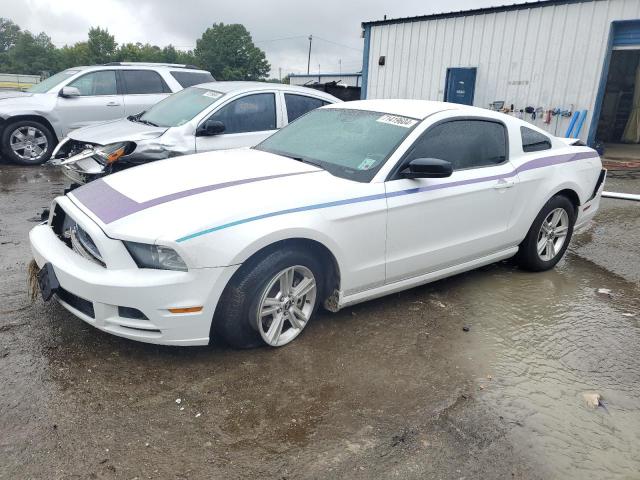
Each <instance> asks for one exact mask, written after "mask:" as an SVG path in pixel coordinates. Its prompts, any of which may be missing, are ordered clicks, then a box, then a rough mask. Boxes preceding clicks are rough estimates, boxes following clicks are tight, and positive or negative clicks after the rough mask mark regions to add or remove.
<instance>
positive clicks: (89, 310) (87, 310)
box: [56, 287, 95, 318]
mask: <svg viewBox="0 0 640 480" xmlns="http://www.w3.org/2000/svg"><path fill="white" fill-rule="evenodd" d="M56 295H57V296H58V298H59V299H60V300H62V301H63V302H64V303H66V304H68V305H70V306H72V307H73V308H75V309H76V310H78V311H79V312H82V313H84V314H85V315H87V316H88V317H91V318H95V313H94V311H93V303H92V302H90V301H89V300H85V299H84V298H80V297H79V296H77V295H75V294H73V293H71V292H69V291H68V290H65V289H64V288H62V287H60V288H58V290H56Z"/></svg>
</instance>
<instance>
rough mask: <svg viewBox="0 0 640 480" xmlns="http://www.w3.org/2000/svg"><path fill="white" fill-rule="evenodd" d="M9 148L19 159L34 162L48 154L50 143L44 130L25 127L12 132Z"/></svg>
mask: <svg viewBox="0 0 640 480" xmlns="http://www.w3.org/2000/svg"><path fill="white" fill-rule="evenodd" d="M9 146H10V147H11V150H12V151H13V153H14V155H16V156H17V157H18V158H21V159H22V160H27V161H31V162H33V161H37V160H39V159H41V158H42V157H43V156H44V155H45V154H46V153H47V148H48V147H49V141H48V140H47V137H46V135H45V134H44V132H43V131H42V130H40V129H39V128H36V127H33V126H28V125H25V126H22V127H18V128H16V129H15V130H14V131H13V132H11V136H10V137H9Z"/></svg>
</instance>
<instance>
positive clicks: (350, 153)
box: [30, 100, 605, 347]
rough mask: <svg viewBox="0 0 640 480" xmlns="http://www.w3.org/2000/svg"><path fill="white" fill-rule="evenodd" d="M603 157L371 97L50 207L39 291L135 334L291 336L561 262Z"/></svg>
mask: <svg viewBox="0 0 640 480" xmlns="http://www.w3.org/2000/svg"><path fill="white" fill-rule="evenodd" d="M604 178H605V171H604V170H602V164H601V161H600V158H599V157H598V155H597V153H596V152H595V151H594V150H592V149H590V148H587V147H585V146H581V145H579V144H575V143H574V142H573V141H571V140H568V139H560V138H556V137H551V136H549V135H548V134H546V133H545V132H543V131H542V130H539V129H538V128H536V127H534V126H532V125H531V124H528V123H526V122H523V121H521V120H517V119H515V118H512V117H509V116H505V115H503V114H500V113H495V112H491V111H487V110H483V109H478V108H473V107H466V106H460V105H453V104H447V103H440V102H425V101H414V100H380V101H378V100H372V101H360V102H351V103H345V104H336V105H329V106H326V107H323V108H321V109H319V110H316V111H313V112H310V113H308V114H307V115H305V116H303V117H301V118H300V119H299V120H297V121H295V122H293V123H292V124H290V125H289V126H287V127H285V128H283V129H282V130H281V131H279V132H278V133H276V134H275V135H273V136H272V137H270V138H268V139H267V140H265V141H264V142H263V143H261V144H260V145H258V146H257V147H255V148H253V149H246V150H230V151H221V152H209V153H203V154H198V155H192V156H187V157H181V158H177V159H172V160H164V161H160V162H156V163H152V164H148V165H144V166H141V167H136V168H133V169H131V170H128V171H125V172H121V173H118V174H115V175H112V176H109V177H106V178H104V179H100V180H97V181H95V182H92V183H90V184H88V185H85V186H83V187H81V188H79V189H77V190H75V191H73V192H72V193H70V194H68V195H66V196H63V197H58V198H56V199H55V201H54V202H53V205H52V208H51V215H50V217H49V220H48V222H47V223H46V224H42V225H39V226H37V227H35V228H34V229H33V230H32V231H31V234H30V240H31V246H32V250H33V254H34V256H35V260H36V262H37V264H38V266H39V267H40V271H39V273H38V280H39V284H40V288H41V291H42V293H43V297H44V298H45V299H48V298H50V297H52V296H54V295H55V297H56V298H57V299H58V301H59V302H60V303H61V304H62V305H63V306H64V307H65V308H67V309H68V310H69V311H71V312H72V313H73V314H75V315H76V316H78V317H80V318H81V319H83V320H84V321H86V322H88V323H90V324H92V325H94V326H95V327H96V328H99V329H101V330H104V331H106V332H109V333H113V334H115V335H120V336H123V337H127V338H130V339H134V340H140V341H144V342H150V343H158V344H167V345H202V344H207V343H208V342H209V340H210V339H211V338H213V337H215V336H220V337H221V338H223V339H224V340H226V341H227V342H229V343H230V344H232V345H234V346H237V347H251V346H256V345H260V344H265V343H266V344H267V345H271V346H281V345H285V344H287V343H289V342H290V341H292V340H293V339H294V338H296V337H297V336H298V335H299V334H300V332H302V330H303V329H304V328H305V326H306V325H307V323H308V322H309V320H310V319H311V317H312V315H313V313H314V310H315V309H316V307H317V306H318V305H319V304H324V306H325V307H326V308H328V309H330V310H334V311H335V310H337V309H339V308H341V307H344V306H346V305H351V304H354V303H358V302H362V301H365V300H368V299H371V298H375V297H380V296H382V295H386V294H388V293H392V292H397V291H399V290H403V289H406V288H410V287H414V286H416V285H420V284H424V283H427V282H430V281H433V280H436V279H439V278H443V277H446V276H449V275H454V274H456V273H459V272H463V271H465V270H470V269H473V268H476V267H479V266H481V265H486V264H489V263H492V262H496V261H499V260H502V259H506V258H509V257H513V256H516V259H517V261H518V263H519V264H520V265H521V266H522V267H524V268H527V269H529V270H534V271H535V270H546V269H549V268H552V267H553V266H554V265H555V264H556V263H557V262H558V260H559V259H560V258H561V257H562V255H563V254H564V252H565V250H566V248H567V246H568V244H569V241H570V239H571V235H572V233H573V231H574V229H575V228H578V227H582V226H584V225H585V224H586V223H587V222H588V221H589V220H590V219H591V218H592V217H593V215H594V214H595V213H596V211H597V209H598V206H599V202H600V193H601V191H602V188H603V184H604Z"/></svg>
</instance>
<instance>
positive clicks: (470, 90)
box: [444, 67, 477, 105]
mask: <svg viewBox="0 0 640 480" xmlns="http://www.w3.org/2000/svg"><path fill="white" fill-rule="evenodd" d="M476 70H477V69H476V68H475V67H474V68H447V80H446V83H445V87H444V101H445V102H451V103H461V104H462V105H473V96H474V94H475V91H476Z"/></svg>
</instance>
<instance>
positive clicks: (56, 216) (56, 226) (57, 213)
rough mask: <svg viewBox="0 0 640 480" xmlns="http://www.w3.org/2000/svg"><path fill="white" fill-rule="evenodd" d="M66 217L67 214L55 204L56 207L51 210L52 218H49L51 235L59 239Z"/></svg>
mask: <svg viewBox="0 0 640 480" xmlns="http://www.w3.org/2000/svg"><path fill="white" fill-rule="evenodd" d="M66 216H67V214H66V213H65V211H64V210H63V209H62V207H61V206H60V205H58V204H57V203H56V206H55V208H54V209H53V217H52V218H51V228H52V229H53V233H55V234H56V235H57V236H58V237H60V238H61V239H62V232H63V231H64V230H63V228H64V221H65V218H66Z"/></svg>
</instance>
